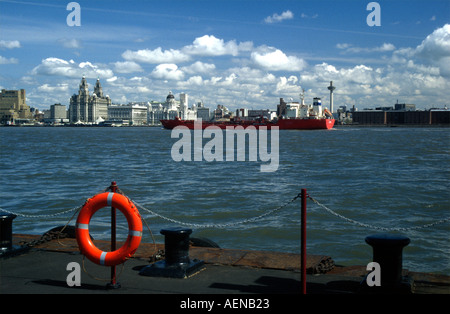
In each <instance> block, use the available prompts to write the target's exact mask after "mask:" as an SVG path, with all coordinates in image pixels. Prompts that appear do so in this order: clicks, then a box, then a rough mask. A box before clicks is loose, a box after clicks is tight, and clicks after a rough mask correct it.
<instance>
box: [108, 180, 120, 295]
mask: <svg viewBox="0 0 450 314" xmlns="http://www.w3.org/2000/svg"><path fill="white" fill-rule="evenodd" d="M109 188H110V190H111V192H113V193H115V192H116V191H117V184H116V181H113V182H111V186H110V187H109ZM115 250H116V209H115V208H114V207H111V252H113V251H115ZM108 287H109V288H114V289H115V288H119V287H120V284H118V283H117V282H116V265H113V266H111V282H110V283H109V284H108Z"/></svg>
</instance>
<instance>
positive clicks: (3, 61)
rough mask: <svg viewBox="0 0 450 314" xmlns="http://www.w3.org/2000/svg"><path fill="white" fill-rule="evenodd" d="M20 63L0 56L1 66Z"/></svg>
mask: <svg viewBox="0 0 450 314" xmlns="http://www.w3.org/2000/svg"><path fill="white" fill-rule="evenodd" d="M16 63H19V60H17V59H16V58H5V57H2V56H0V64H16Z"/></svg>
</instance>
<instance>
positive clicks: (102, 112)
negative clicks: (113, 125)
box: [69, 76, 111, 123]
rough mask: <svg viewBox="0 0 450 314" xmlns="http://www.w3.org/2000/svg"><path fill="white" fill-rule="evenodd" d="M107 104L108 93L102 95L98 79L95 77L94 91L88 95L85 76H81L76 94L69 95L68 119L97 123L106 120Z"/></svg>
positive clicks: (108, 103)
mask: <svg viewBox="0 0 450 314" xmlns="http://www.w3.org/2000/svg"><path fill="white" fill-rule="evenodd" d="M109 105H111V99H110V98H109V96H108V95H106V96H103V90H102V86H101V85H100V79H97V82H96V84H95V87H94V93H93V94H92V96H90V95H89V89H88V84H87V82H86V78H85V77H84V76H83V78H82V79H81V83H80V88H79V90H78V94H73V96H72V97H70V105H69V120H70V122H72V123H76V122H84V123H86V122H91V123H97V122H99V121H103V120H106V119H107V118H108V106H109Z"/></svg>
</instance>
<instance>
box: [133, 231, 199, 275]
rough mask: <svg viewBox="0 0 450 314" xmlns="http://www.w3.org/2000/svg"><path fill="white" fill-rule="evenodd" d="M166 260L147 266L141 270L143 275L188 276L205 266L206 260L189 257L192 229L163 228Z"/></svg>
mask: <svg viewBox="0 0 450 314" xmlns="http://www.w3.org/2000/svg"><path fill="white" fill-rule="evenodd" d="M160 233H161V234H162V235H164V237H165V238H164V249H165V251H164V255H165V260H163V261H159V262H156V263H154V264H152V265H149V266H146V267H144V268H143V269H141V271H140V272H139V274H140V275H143V276H153V277H172V278H187V277H189V276H191V275H193V274H194V273H196V272H198V271H199V270H201V269H202V268H203V265H204V262H203V261H200V260H197V259H194V260H190V259H189V235H190V234H191V233H192V230H191V229H184V228H173V229H162V230H161V231H160Z"/></svg>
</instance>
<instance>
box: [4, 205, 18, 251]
mask: <svg viewBox="0 0 450 314" xmlns="http://www.w3.org/2000/svg"><path fill="white" fill-rule="evenodd" d="M16 217H17V216H16V215H14V214H9V213H0V252H4V251H8V250H11V249H12V247H13V245H12V221H13V219H14V218H16Z"/></svg>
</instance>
